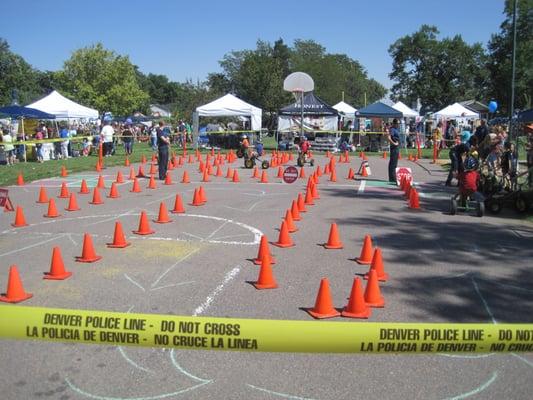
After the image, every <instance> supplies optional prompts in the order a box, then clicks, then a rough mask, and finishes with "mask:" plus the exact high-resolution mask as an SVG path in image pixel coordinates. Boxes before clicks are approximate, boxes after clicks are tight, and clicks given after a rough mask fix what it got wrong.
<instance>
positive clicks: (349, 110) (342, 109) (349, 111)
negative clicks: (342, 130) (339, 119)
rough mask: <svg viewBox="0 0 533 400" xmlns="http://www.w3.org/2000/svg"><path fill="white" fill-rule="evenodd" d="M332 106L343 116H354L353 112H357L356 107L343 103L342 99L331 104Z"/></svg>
mask: <svg viewBox="0 0 533 400" xmlns="http://www.w3.org/2000/svg"><path fill="white" fill-rule="evenodd" d="M333 108H334V109H335V110H337V111H338V112H339V113H340V114H341V115H342V116H343V117H345V118H355V113H356V112H357V109H356V108H354V107H352V106H351V105H349V104H348V103H345V102H344V101H340V102H338V103H337V104H335V105H334V106H333Z"/></svg>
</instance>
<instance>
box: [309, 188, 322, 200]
mask: <svg viewBox="0 0 533 400" xmlns="http://www.w3.org/2000/svg"><path fill="white" fill-rule="evenodd" d="M316 187H317V185H312V186H311V194H312V195H313V199H320V195H319V194H318V189H317V188H316Z"/></svg>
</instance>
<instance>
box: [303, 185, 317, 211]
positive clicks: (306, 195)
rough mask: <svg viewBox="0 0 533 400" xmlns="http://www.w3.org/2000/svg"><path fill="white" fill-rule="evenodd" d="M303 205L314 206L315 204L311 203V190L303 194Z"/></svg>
mask: <svg viewBox="0 0 533 400" xmlns="http://www.w3.org/2000/svg"><path fill="white" fill-rule="evenodd" d="M313 186H314V185H313ZM305 204H307V205H308V206H314V205H315V202H314V201H313V193H312V189H311V188H309V189H307V191H306V192H305Z"/></svg>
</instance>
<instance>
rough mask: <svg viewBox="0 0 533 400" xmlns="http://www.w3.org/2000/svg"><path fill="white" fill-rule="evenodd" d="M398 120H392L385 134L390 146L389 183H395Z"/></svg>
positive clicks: (398, 131)
mask: <svg viewBox="0 0 533 400" xmlns="http://www.w3.org/2000/svg"><path fill="white" fill-rule="evenodd" d="M398 126H399V124H398V120H397V119H396V118H394V119H393V120H392V126H391V128H390V129H389V131H388V132H387V133H386V136H385V137H386V138H387V141H388V142H389V145H390V157H389V182H394V183H396V167H397V166H398V156H399V155H400V130H399V129H398Z"/></svg>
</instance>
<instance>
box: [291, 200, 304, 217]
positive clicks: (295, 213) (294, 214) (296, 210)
mask: <svg viewBox="0 0 533 400" xmlns="http://www.w3.org/2000/svg"><path fill="white" fill-rule="evenodd" d="M291 214H292V219H293V220H294V221H301V220H302V217H300V209H299V208H298V204H297V202H296V200H293V201H292V205H291Z"/></svg>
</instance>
